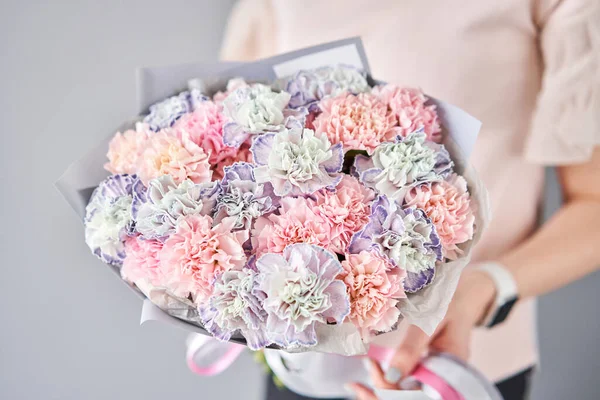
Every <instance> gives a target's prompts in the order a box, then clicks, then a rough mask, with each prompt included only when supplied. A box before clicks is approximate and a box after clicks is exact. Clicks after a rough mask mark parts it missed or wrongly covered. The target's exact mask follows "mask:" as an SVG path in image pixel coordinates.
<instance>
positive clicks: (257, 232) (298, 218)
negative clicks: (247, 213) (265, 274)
mask: <svg viewBox="0 0 600 400" xmlns="http://www.w3.org/2000/svg"><path fill="white" fill-rule="evenodd" d="M330 234H331V232H330V228H329V224H328V223H327V221H326V220H325V219H324V218H323V217H321V216H319V215H317V214H315V213H314V211H313V210H312V208H311V204H310V203H309V201H308V200H307V199H305V198H304V197H297V198H293V197H286V198H283V199H281V207H280V208H279V215H276V214H270V215H268V216H262V217H259V218H258V219H257V220H256V222H255V223H254V230H253V231H252V246H253V247H254V249H255V251H256V256H257V257H260V256H261V255H263V254H264V253H277V254H281V253H283V250H284V249H285V247H286V246H288V245H290V244H294V243H308V244H315V245H317V246H320V247H323V248H325V249H329V244H330V241H329V238H330Z"/></svg>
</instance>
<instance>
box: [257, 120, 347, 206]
mask: <svg viewBox="0 0 600 400" xmlns="http://www.w3.org/2000/svg"><path fill="white" fill-rule="evenodd" d="M250 150H251V151H252V156H253V159H254V162H255V163H256V164H258V167H257V168H256V169H255V171H254V173H255V176H256V180H257V182H259V183H264V182H271V184H272V185H273V188H274V189H275V194H277V195H279V196H288V195H292V196H298V195H304V194H311V193H314V192H316V191H317V190H319V189H322V188H324V187H328V188H334V187H335V186H336V185H337V184H338V183H339V182H340V179H341V175H340V174H339V172H340V171H341V170H342V164H343V161H344V152H343V149H342V144H341V143H338V144H335V145H333V146H332V145H331V143H330V142H329V139H327V136H325V135H321V136H320V137H319V136H317V135H315V132H314V131H313V130H311V129H304V128H302V126H300V125H299V124H298V125H296V126H294V127H292V128H291V129H283V130H281V131H280V132H277V133H271V134H267V135H263V136H260V137H258V138H257V139H256V140H255V141H254V143H253V144H252V147H251V148H250Z"/></svg>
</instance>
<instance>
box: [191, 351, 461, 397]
mask: <svg viewBox="0 0 600 400" xmlns="http://www.w3.org/2000/svg"><path fill="white" fill-rule="evenodd" d="M213 343H215V342H214V339H209V340H206V341H203V342H202V343H200V345H197V346H190V347H189V349H188V352H187V357H186V359H187V365H188V367H189V369H190V370H191V371H192V372H194V373H195V374H198V375H201V376H214V375H217V374H220V373H221V372H223V371H225V370H226V369H227V368H229V367H230V366H231V364H233V363H234V362H235V360H236V359H237V358H238V357H239V355H240V354H241V353H242V351H244V347H245V346H243V345H241V344H236V343H231V342H229V343H227V346H228V348H227V350H226V351H225V353H224V354H223V355H221V356H220V357H218V358H217V359H216V360H214V361H213V363H212V364H209V365H207V366H202V367H201V366H199V365H198V364H196V361H195V357H196V354H197V353H198V352H199V351H200V350H201V349H202V348H204V347H205V346H210V345H211V344H213ZM394 351H395V350H394V349H392V348H388V347H381V346H375V345H371V346H370V348H369V352H368V354H367V356H368V357H369V358H371V359H373V360H376V361H377V362H379V363H385V364H387V363H389V361H390V360H391V359H392V357H393V355H394ZM411 378H413V379H415V380H416V381H418V382H420V383H422V384H424V385H427V386H429V387H431V388H432V389H434V390H435V391H436V392H438V393H439V395H440V396H441V398H442V399H444V400H465V398H464V397H463V396H462V395H461V394H460V393H458V392H457V391H456V390H455V389H454V388H453V387H452V386H450V385H449V384H448V383H447V382H446V381H444V380H443V379H442V378H440V377H439V376H437V375H436V374H435V373H434V372H432V371H430V370H429V369H427V368H425V367H424V366H422V365H419V366H418V367H417V368H416V369H415V370H414V371H413V373H412V374H411Z"/></svg>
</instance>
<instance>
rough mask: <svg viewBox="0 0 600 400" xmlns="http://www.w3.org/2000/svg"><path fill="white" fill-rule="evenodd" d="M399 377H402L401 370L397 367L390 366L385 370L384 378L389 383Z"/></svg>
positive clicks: (396, 381)
mask: <svg viewBox="0 0 600 400" xmlns="http://www.w3.org/2000/svg"><path fill="white" fill-rule="evenodd" d="M400 378H402V372H401V371H400V370H399V369H397V368H394V367H391V368H390V369H388V370H387V371H385V380H386V381H388V382H389V383H391V384H394V383H398V381H399V380H400Z"/></svg>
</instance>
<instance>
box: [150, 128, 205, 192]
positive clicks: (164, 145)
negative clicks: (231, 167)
mask: <svg viewBox="0 0 600 400" xmlns="http://www.w3.org/2000/svg"><path fill="white" fill-rule="evenodd" d="M139 164H140V165H139V167H138V175H139V177H140V179H141V180H142V182H144V184H145V185H146V186H147V185H148V182H149V181H150V180H152V179H155V178H158V177H159V176H162V175H171V176H172V177H173V179H174V180H175V181H176V182H177V183H180V182H183V181H184V180H186V179H189V180H191V181H192V182H194V183H202V182H210V180H211V176H212V171H211V170H210V163H209V160H208V155H207V154H206V153H205V152H204V151H203V150H202V148H200V147H199V146H198V145H197V144H196V143H194V142H193V141H192V140H191V138H190V135H189V133H187V132H186V131H181V132H178V133H176V131H173V130H161V131H159V132H156V133H155V134H154V135H152V136H150V137H149V139H148V141H147V146H146V148H145V149H144V152H143V153H142V156H141V158H140V163H139Z"/></svg>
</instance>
